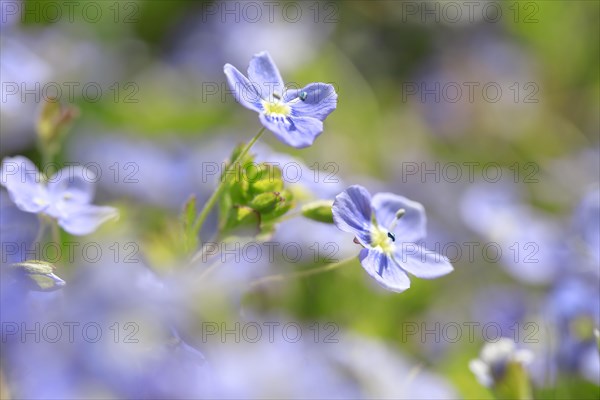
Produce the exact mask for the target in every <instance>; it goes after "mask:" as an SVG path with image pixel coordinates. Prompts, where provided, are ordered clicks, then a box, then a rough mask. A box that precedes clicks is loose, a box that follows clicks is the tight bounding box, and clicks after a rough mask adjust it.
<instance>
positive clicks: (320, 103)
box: [284, 82, 337, 121]
mask: <svg viewBox="0 0 600 400" xmlns="http://www.w3.org/2000/svg"><path fill="white" fill-rule="evenodd" d="M302 94H304V95H305V96H306V97H305V98H304V100H300V96H301V95H302ZM294 99H298V100H297V101H296V102H295V103H293V104H292V112H293V115H297V116H299V117H312V118H317V119H318V120H321V121H324V120H325V118H327V116H328V115H329V114H331V112H332V111H333V110H335V108H336V107H337V93H336V92H335V89H334V87H333V86H332V85H329V84H327V83H320V82H319V83H311V84H308V85H306V86H305V87H304V88H302V89H300V90H296V89H294V90H288V91H286V93H285V96H284V100H285V101H286V102H289V101H292V100H294Z"/></svg>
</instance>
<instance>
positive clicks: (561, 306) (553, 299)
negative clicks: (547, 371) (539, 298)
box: [546, 275, 600, 384]
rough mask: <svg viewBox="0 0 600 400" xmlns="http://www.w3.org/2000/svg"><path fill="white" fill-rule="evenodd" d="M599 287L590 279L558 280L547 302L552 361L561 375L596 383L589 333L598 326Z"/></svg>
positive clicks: (599, 377) (598, 361)
mask: <svg viewBox="0 0 600 400" xmlns="http://www.w3.org/2000/svg"><path fill="white" fill-rule="evenodd" d="M599 296H600V287H599V285H598V279H597V278H595V277H594V276H587V275H584V276H579V275H572V276H568V277H565V278H564V279H562V280H560V281H559V282H558V284H557V286H556V287H555V288H554V289H553V290H552V292H551V293H550V296H549V298H548V301H547V304H546V306H547V313H548V317H549V319H550V321H552V322H553V325H554V326H555V327H556V329H557V330H558V331H557V335H558V340H557V342H558V348H557V349H556V354H555V355H554V356H555V361H556V363H557V365H558V367H559V368H560V369H562V370H565V371H577V372H579V373H580V374H581V375H582V376H584V377H586V378H587V379H588V380H590V381H592V382H595V383H596V384H598V383H600V358H599V357H598V348H597V344H596V339H595V337H594V334H593V329H594V328H595V327H598V326H599V325H600V303H599V302H598V298H599Z"/></svg>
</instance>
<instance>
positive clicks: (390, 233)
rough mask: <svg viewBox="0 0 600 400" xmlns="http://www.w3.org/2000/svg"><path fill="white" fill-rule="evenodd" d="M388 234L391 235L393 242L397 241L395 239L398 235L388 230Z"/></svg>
mask: <svg viewBox="0 0 600 400" xmlns="http://www.w3.org/2000/svg"><path fill="white" fill-rule="evenodd" d="M387 235H388V237H389V238H390V239H392V242H395V241H396V235H394V234H393V233H392V232H388V234H387Z"/></svg>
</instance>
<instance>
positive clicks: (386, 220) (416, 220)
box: [373, 193, 427, 242]
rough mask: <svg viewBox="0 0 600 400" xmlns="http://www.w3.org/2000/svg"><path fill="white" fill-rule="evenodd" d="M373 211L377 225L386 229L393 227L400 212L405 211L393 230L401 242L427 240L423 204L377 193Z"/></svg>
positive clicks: (374, 198)
mask: <svg viewBox="0 0 600 400" xmlns="http://www.w3.org/2000/svg"><path fill="white" fill-rule="evenodd" d="M373 209H374V210H375V217H376V219H377V223H378V224H379V225H380V226H381V227H383V228H385V229H389V228H390V227H391V226H392V224H393V222H394V221H395V220H396V213H397V212H398V210H400V209H404V211H405V213H404V215H403V216H402V218H400V219H399V220H398V222H397V223H396V227H395V228H394V229H393V231H394V233H395V234H396V238H397V239H398V240H400V241H401V242H418V241H419V240H421V239H424V238H425V236H426V230H427V229H426V225H427V218H426V217H425V209H424V208H423V206H422V205H421V203H417V202H416V201H412V200H409V199H407V198H406V197H403V196H398V195H396V194H393V193H377V194H376V195H375V196H373Z"/></svg>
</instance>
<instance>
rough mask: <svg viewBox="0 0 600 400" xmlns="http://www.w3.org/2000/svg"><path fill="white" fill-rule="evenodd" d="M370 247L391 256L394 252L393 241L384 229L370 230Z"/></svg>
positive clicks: (374, 228) (375, 228)
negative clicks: (377, 248) (379, 249)
mask: <svg viewBox="0 0 600 400" xmlns="http://www.w3.org/2000/svg"><path fill="white" fill-rule="evenodd" d="M371 246H373V247H379V248H381V251H383V252H384V253H385V254H392V252H393V251H394V240H393V239H392V238H391V237H390V235H389V234H388V231H386V230H385V229H381V228H379V227H373V229H372V230H371Z"/></svg>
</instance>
